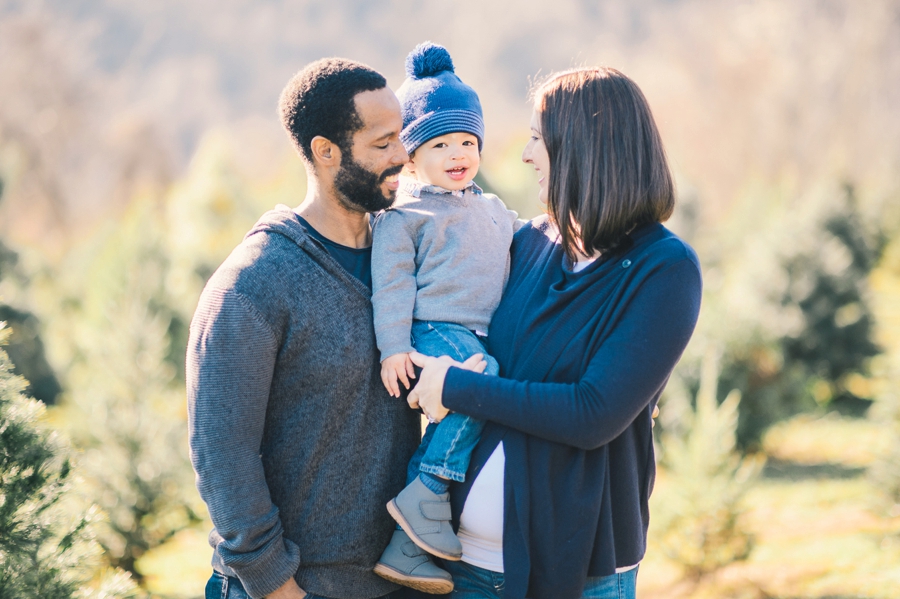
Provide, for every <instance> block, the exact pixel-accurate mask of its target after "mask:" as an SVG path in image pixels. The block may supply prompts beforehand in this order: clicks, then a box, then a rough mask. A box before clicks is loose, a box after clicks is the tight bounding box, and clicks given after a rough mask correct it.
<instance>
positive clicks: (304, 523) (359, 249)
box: [187, 59, 419, 599]
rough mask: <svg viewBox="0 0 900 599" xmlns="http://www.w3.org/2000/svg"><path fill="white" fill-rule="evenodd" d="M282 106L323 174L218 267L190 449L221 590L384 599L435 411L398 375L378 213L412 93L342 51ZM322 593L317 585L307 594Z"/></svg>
mask: <svg viewBox="0 0 900 599" xmlns="http://www.w3.org/2000/svg"><path fill="white" fill-rule="evenodd" d="M280 112H281V116H282V121H283V123H284V126H285V128H286V129H287V131H288V133H289V135H290V136H291V139H292V140H293V142H294V144H295V145H296V147H297V150H298V151H299V153H300V156H301V158H302V159H303V161H304V163H305V166H306V170H307V175H308V192H307V195H306V199H305V200H304V201H303V203H302V204H300V205H299V206H298V207H296V208H295V209H293V210H291V209H289V208H287V207H286V206H279V207H278V208H276V209H275V210H273V211H271V212H268V213H267V214H265V215H264V216H263V217H262V218H261V219H260V220H259V222H258V223H257V224H256V225H255V226H254V227H253V229H251V231H250V232H249V233H248V234H247V236H246V237H245V238H244V240H243V242H242V243H241V244H240V245H239V246H238V247H237V248H236V249H235V251H234V252H232V254H231V255H230V256H229V257H228V258H227V259H226V260H225V262H224V263H223V264H222V266H221V267H220V268H219V269H218V270H217V271H216V273H215V274H214V275H213V276H212V278H211V279H210V281H209V283H208V284H207V286H206V288H205V290H204V291H203V294H202V296H201V298H200V302H199V305H198V307H197V311H196V313H195V315H194V320H193V322H192V324H191V337H190V342H189V345H188V353H187V388H188V408H189V413H188V415H189V427H190V447H191V459H192V461H193V464H194V468H195V470H196V472H197V486H198V489H199V490H200V494H201V496H202V497H203V499H204V501H206V503H207V505H208V507H209V512H210V516H211V517H212V521H213V525H214V526H215V529H214V530H213V531H212V533H211V534H210V544H211V545H212V547H213V548H214V554H213V561H212V563H213V568H214V570H215V572H214V574H213V577H212V578H211V579H210V582H209V584H208V585H207V595H206V596H207V597H216V598H217V599H219V598H224V597H229V598H232V597H246V596H248V595H249V596H250V597H253V598H259V597H269V598H270V599H302V598H303V597H305V596H320V595H322V596H326V597H340V598H347V599H369V598H374V597H382V596H384V595H386V594H388V593H390V592H392V591H393V590H395V589H397V587H396V586H395V585H393V584H392V583H390V582H388V581H386V580H384V579H382V578H380V577H378V576H376V575H375V574H373V573H372V571H371V570H372V567H373V566H374V565H375V562H376V561H377V560H378V557H379V555H380V554H381V552H382V550H383V549H384V548H385V546H386V545H387V544H388V541H389V540H390V539H391V534H392V530H393V528H394V523H393V521H392V520H391V518H390V516H389V515H388V513H387V511H386V510H385V504H386V502H387V501H388V500H389V499H390V498H391V497H393V496H395V495H396V494H397V493H398V492H399V491H400V490H401V489H402V488H403V486H404V484H405V475H406V473H405V468H406V463H407V461H408V459H409V457H410V456H411V455H412V453H413V451H414V450H415V448H416V446H417V444H418V440H419V434H418V433H419V420H418V415H417V414H416V413H415V412H413V411H412V410H410V409H409V408H408V407H407V406H406V403H405V402H403V401H402V400H399V401H398V400H396V399H394V398H392V397H390V396H389V395H388V393H387V391H386V390H385V388H384V385H383V384H382V383H381V379H380V366H379V362H378V352H377V350H376V347H375V336H374V331H373V326H372V308H371V304H370V296H371V268H370V246H371V228H370V217H369V213H370V212H375V211H378V210H381V209H383V208H386V207H388V206H390V205H391V203H392V202H393V199H394V194H395V191H396V189H397V186H398V180H397V176H398V174H399V172H400V169H401V167H402V165H403V164H404V163H406V161H407V159H408V156H407V154H406V152H405V151H404V149H403V145H402V144H401V143H400V139H399V134H400V130H401V127H402V120H401V116H400V106H399V103H398V101H397V99H396V97H395V96H394V94H393V92H392V91H391V90H390V89H389V88H388V87H387V82H386V81H385V79H384V77H382V76H381V75H380V74H379V73H377V72H375V71H373V70H372V69H370V68H368V67H366V66H365V65H362V64H359V63H355V62H351V61H347V60H343V59H325V60H320V61H318V62H315V63H312V64H310V65H308V66H307V67H306V68H304V69H303V70H302V71H300V72H299V73H298V74H297V75H295V76H294V78H293V79H291V81H290V82H289V83H288V85H287V87H286V88H285V90H284V91H283V92H282V96H281V100H280ZM307 593H309V595H307Z"/></svg>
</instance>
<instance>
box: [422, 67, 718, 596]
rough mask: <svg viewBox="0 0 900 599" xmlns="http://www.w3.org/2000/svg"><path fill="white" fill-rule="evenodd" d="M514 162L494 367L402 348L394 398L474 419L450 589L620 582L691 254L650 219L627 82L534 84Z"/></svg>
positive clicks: (651, 177)
mask: <svg viewBox="0 0 900 599" xmlns="http://www.w3.org/2000/svg"><path fill="white" fill-rule="evenodd" d="M531 128H532V137H531V140H530V141H529V142H528V144H527V145H526V147H525V150H524V152H523V155H522V159H523V161H525V162H526V163H528V164H531V165H532V166H533V167H534V168H535V170H536V171H537V172H538V176H539V180H538V183H539V185H540V198H541V200H542V201H543V202H545V203H546V205H547V212H548V215H547V216H544V217H540V218H537V219H535V220H533V221H532V222H531V223H530V224H529V225H528V226H526V227H523V229H522V230H520V231H519V233H517V235H516V237H515V240H514V242H513V247H512V250H511V267H510V276H509V283H508V284H507V287H506V291H505V293H504V296H503V300H502V302H501V304H500V306H499V307H498V309H497V312H496V313H495V315H494V318H493V321H492V323H491V328H490V337H489V344H488V345H489V347H488V350H489V352H490V353H491V355H493V356H494V357H496V359H497V360H498V362H499V364H500V372H501V375H502V378H501V377H491V376H484V375H481V374H478V373H476V372H471V371H469V370H464V369H461V368H456V367H451V366H452V364H451V362H450V361H448V360H446V359H436V358H427V357H425V356H415V361H416V363H418V364H419V365H420V366H423V367H424V370H423V372H422V374H421V376H420V379H419V383H418V385H417V387H416V388H415V390H414V392H412V393H411V394H410V397H409V401H410V405H411V406H413V407H416V406H419V407H421V408H422V409H423V410H424V412H425V413H426V415H428V416H429V417H431V418H434V419H440V418H442V417H443V416H444V415H446V414H447V412H448V410H452V411H454V412H461V413H463V414H467V415H470V416H473V417H476V418H481V419H483V420H486V421H487V422H488V424H487V426H486V428H485V430H484V433H483V435H482V439H481V442H480V444H479V446H478V448H477V449H476V452H475V454H474V455H473V456H472V462H471V466H470V468H469V472H468V474H467V477H466V481H467V482H466V483H463V484H461V485H458V488H455V489H454V490H453V491H452V492H451V496H452V498H453V502H454V521H455V522H458V523H459V537H460V540H461V541H462V543H463V561H462V562H448V563H446V567H447V569H448V570H449V571H450V572H451V574H452V575H453V577H454V581H455V584H456V590H455V591H454V595H453V596H454V597H458V598H468V597H500V596H503V597H505V598H524V597H526V596H527V597H530V598H532V599H544V598H547V599H550V598H552V599H565V598H573V599H575V598H578V597H591V598H605V597H616V598H618V597H634V595H635V581H636V577H637V566H638V564H639V563H640V561H641V559H642V558H643V556H644V551H645V547H646V537H647V525H648V510H647V504H648V499H649V496H650V492H651V490H652V488H653V481H654V475H655V464H654V456H653V441H652V435H651V426H652V418H651V414H652V411H653V409H654V408H655V406H656V403H657V400H658V399H659V396H660V393H661V392H662V390H663V387H664V386H665V384H666V381H667V380H668V378H669V375H670V374H671V372H672V369H673V368H674V366H675V364H676V363H677V362H678V360H679V358H680V357H681V353H682V351H683V350H684V347H685V346H686V345H687V342H688V340H689V338H690V336H691V333H692V332H693V329H694V325H695V324H696V320H697V314H698V312H699V308H700V294H701V279H700V267H699V264H698V262H697V257H696V255H695V254H694V252H693V250H691V248H690V247H689V246H688V245H687V244H685V243H684V242H683V241H681V240H680V239H679V238H678V237H676V236H675V235H673V234H672V233H671V232H669V231H668V230H667V229H666V228H665V227H663V226H662V225H661V224H660V223H661V222H663V221H665V220H666V219H667V218H668V217H669V216H670V215H671V213H672V210H673V207H674V199H675V198H674V186H673V183H672V176H671V174H670V172H669V169H668V166H667V163H666V158H665V153H664V151H663V147H662V142H661V140H660V137H659V133H658V131H657V128H656V125H655V123H654V121H653V117H652V115H651V113H650V109H649V107H648V105H647V102H646V100H645V99H644V97H643V94H642V93H641V91H640V90H639V89H638V87H637V86H636V85H635V84H634V83H633V82H632V81H631V80H630V79H628V78H627V77H625V76H624V75H623V74H622V73H620V72H618V71H616V70H614V69H609V68H585V69H576V70H572V71H566V72H563V73H560V74H557V75H555V76H552V77H551V78H550V79H549V80H548V81H546V82H545V83H544V84H543V85H541V86H540V87H539V88H538V90H537V93H536V98H535V106H534V115H533V118H532V123H531Z"/></svg>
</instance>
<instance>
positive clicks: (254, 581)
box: [230, 537, 300, 599]
mask: <svg viewBox="0 0 900 599" xmlns="http://www.w3.org/2000/svg"><path fill="white" fill-rule="evenodd" d="M230 567H231V569H232V570H234V572H235V574H237V577H238V578H239V579H240V581H241V584H242V585H244V590H246V591H247V594H248V595H250V597H252V598H253V599H263V598H264V597H265V596H266V595H268V594H270V593H273V592H275V591H276V590H278V589H279V588H280V587H281V585H283V584H284V583H285V582H287V581H288V579H290V578H293V576H294V575H295V574H296V573H297V570H298V569H299V568H300V549H299V548H298V547H297V546H296V545H295V544H294V543H292V542H291V541H288V540H287V539H285V538H284V537H279V538H278V539H276V540H275V542H273V543H272V546H271V547H269V549H268V550H267V551H266V552H265V553H263V554H262V555H259V556H257V557H256V558H255V559H254V560H253V563H251V564H247V565H243V564H242V565H239V566H235V565H233V564H232V565H231V566H230Z"/></svg>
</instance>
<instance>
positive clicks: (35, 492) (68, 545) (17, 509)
mask: <svg viewBox="0 0 900 599" xmlns="http://www.w3.org/2000/svg"><path fill="white" fill-rule="evenodd" d="M8 336H9V330H8V329H4V328H3V323H0V345H2V344H3V342H5V340H6V339H7V338H8ZM26 386H27V382H26V381H25V379H23V378H22V377H19V376H16V375H15V374H14V373H13V370H12V363H11V362H10V360H9V357H8V356H7V354H6V352H4V351H3V350H2V349H0V597H3V599H34V598H35V597H40V598H41V599H70V598H71V599H74V598H76V597H82V598H87V597H96V598H98V599H100V598H101V597H104V598H112V597H126V596H133V591H134V585H133V583H132V582H131V580H130V579H129V578H128V576H125V575H123V574H121V573H120V574H113V575H112V576H108V577H105V579H104V582H103V583H102V584H101V585H100V586H99V588H97V587H94V588H90V587H89V586H87V583H88V582H89V581H90V579H91V578H92V576H93V575H94V571H93V568H92V567H91V566H92V565H95V564H96V559H91V558H96V557H97V556H96V553H97V552H96V550H95V543H94V542H93V541H92V539H91V537H90V534H89V532H88V525H89V521H90V519H91V513H90V512H88V514H87V515H81V516H74V517H73V516H72V515H71V513H70V512H71V509H66V506H65V505H64V504H65V500H66V494H67V493H70V492H71V485H70V478H71V474H72V470H71V465H70V462H69V459H68V457H67V454H68V453H69V451H68V449H67V448H66V447H65V445H64V444H62V443H61V442H60V440H59V439H58V437H56V436H55V435H54V434H52V433H50V432H48V431H47V430H45V429H44V427H43V426H42V425H41V424H40V420H41V417H42V415H43V411H44V407H43V406H42V405H41V404H40V403H39V402H37V401H35V400H33V399H29V398H27V397H26V396H25V395H24V394H23V391H24V390H25V388H26Z"/></svg>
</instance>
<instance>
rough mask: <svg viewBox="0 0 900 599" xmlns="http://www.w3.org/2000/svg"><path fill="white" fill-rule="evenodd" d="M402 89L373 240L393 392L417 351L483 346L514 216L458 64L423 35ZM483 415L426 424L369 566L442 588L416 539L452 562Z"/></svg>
mask: <svg viewBox="0 0 900 599" xmlns="http://www.w3.org/2000/svg"><path fill="white" fill-rule="evenodd" d="M406 71H407V75H408V78H407V79H406V81H405V82H404V83H403V85H402V86H401V87H400V89H398V90H397V97H398V99H399V100H400V104H401V110H402V113H403V131H402V133H401V134H400V139H401V141H402V142H403V145H404V146H405V148H406V151H407V152H409V155H410V161H409V163H408V164H407V165H406V167H405V173H404V175H409V176H401V183H400V189H399V191H398V194H397V200H396V202H395V203H394V205H393V206H392V207H391V208H389V209H388V210H386V211H385V212H384V213H382V214H381V215H379V216H378V218H377V219H376V221H375V225H374V229H373V243H372V282H373V294H372V303H373V307H374V315H375V334H376V338H377V342H378V349H379V351H380V352H381V377H382V380H383V381H384V384H385V386H386V387H387V389H388V391H389V392H390V393H391V395H393V396H395V397H399V396H400V384H403V386H404V387H406V388H407V389H408V388H409V384H410V379H411V378H413V377H414V373H413V364H412V361H411V360H410V358H409V354H410V352H412V351H414V350H415V351H419V352H421V353H423V354H427V355H430V356H443V355H448V356H450V357H452V358H453V359H455V360H458V361H460V362H462V361H464V360H465V359H466V358H468V357H470V356H471V355H473V354H476V353H483V354H485V358H484V359H485V361H486V362H487V368H486V369H485V371H484V372H485V374H492V375H496V374H497V373H498V366H497V362H496V360H494V359H493V358H492V357H490V356H489V355H487V353H486V351H485V340H486V336H487V334H488V325H489V324H490V321H491V316H492V315H493V313H494V310H495V309H496V308H497V304H498V303H499V302H500V295H501V293H502V291H503V287H504V285H505V284H506V279H507V277H508V275H509V246H510V243H511V241H512V236H513V233H514V232H515V231H516V230H517V229H518V228H519V226H520V225H521V221H519V220H517V215H516V213H515V212H512V211H510V210H507V208H506V206H504V205H503V202H501V201H500V200H499V199H498V198H497V197H496V196H494V195H491V194H485V193H482V191H481V189H480V188H479V187H478V186H477V185H475V183H474V182H473V179H474V178H475V175H476V174H477V173H478V167H479V164H480V160H481V147H482V142H483V139H484V121H483V118H482V112H481V103H480V102H479V100H478V95H477V94H476V93H475V91H474V90H473V89H472V88H471V87H469V86H468V85H466V84H465V83H463V82H462V81H461V80H460V79H459V77H457V76H456V74H455V73H454V67H453V62H452V60H451V58H450V55H449V53H448V52H447V50H445V49H444V48H443V47H441V46H438V45H435V44H432V43H430V42H426V43H424V44H420V45H419V46H417V47H416V48H415V49H414V50H413V51H412V52H411V53H410V54H409V56H408V57H407V59H406ZM483 427H484V423H483V422H480V421H478V420H475V419H473V418H469V417H468V416H465V415H463V414H455V413H452V412H451V413H450V414H449V415H447V417H446V418H444V420H442V421H441V422H440V423H431V424H429V425H428V427H427V429H426V431H425V435H424V437H423V438H422V443H421V445H420V446H419V449H418V451H417V452H416V454H415V455H414V456H413V458H412V460H411V461H410V464H409V475H408V478H407V483H408V485H407V487H406V488H405V489H404V490H403V491H401V493H400V494H399V495H398V496H397V497H396V498H394V499H392V500H391V501H390V502H389V503H388V510H389V511H390V513H391V516H393V517H394V519H395V520H396V521H397V523H398V525H399V526H398V530H396V531H395V532H394V536H393V538H392V540H391V543H390V545H388V548H387V549H386V550H385V552H384V554H383V555H382V556H381V559H380V560H379V562H378V564H377V565H376V567H375V572H377V573H378V574H379V575H381V576H383V577H384V578H387V579H389V580H392V581H394V582H397V583H400V584H404V585H406V586H411V587H413V588H416V589H419V590H422V591H426V592H432V593H448V592H450V590H452V588H453V582H452V578H451V577H450V575H449V574H448V573H447V572H445V571H444V570H442V569H441V568H438V567H437V566H436V565H435V564H434V563H433V562H432V561H431V559H430V558H429V557H428V555H427V554H425V553H423V552H422V551H421V550H419V549H417V548H416V546H418V547H419V548H421V549H423V550H425V551H427V552H428V553H430V554H432V555H436V556H439V557H441V558H444V559H448V560H459V559H460V557H461V556H462V546H461V545H460V542H459V539H457V537H456V535H455V534H454V533H453V530H452V528H451V526H450V503H449V493H448V492H447V490H448V487H449V483H450V481H460V482H462V481H463V480H465V473H466V470H467V468H468V465H469V458H470V456H471V453H472V450H473V449H474V447H475V445H476V444H477V442H478V439H479V436H480V434H481V430H482V428H483Z"/></svg>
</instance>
